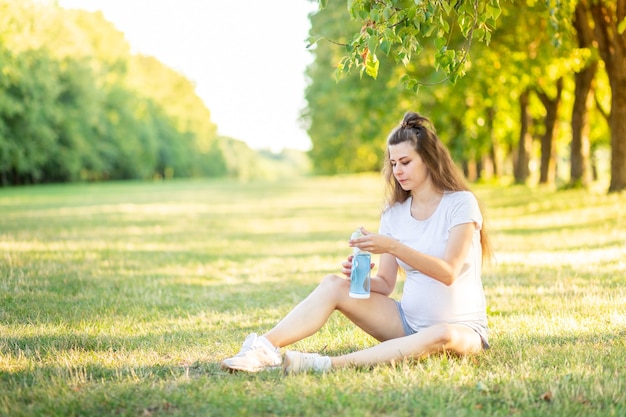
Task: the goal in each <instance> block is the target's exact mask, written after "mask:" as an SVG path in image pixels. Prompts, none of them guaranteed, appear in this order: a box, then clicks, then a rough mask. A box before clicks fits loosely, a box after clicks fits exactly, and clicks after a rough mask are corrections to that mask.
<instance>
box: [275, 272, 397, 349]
mask: <svg viewBox="0 0 626 417" xmlns="http://www.w3.org/2000/svg"><path fill="white" fill-rule="evenodd" d="M349 285H350V284H349V282H348V281H346V280H345V279H343V278H341V277H339V276H337V275H328V276H327V277H325V278H324V280H323V281H322V282H321V283H320V284H319V285H318V286H317V288H315V290H313V292H312V293H311V294H310V295H309V296H308V297H307V298H305V299H304V300H303V301H302V302H300V304H298V305H297V306H296V307H295V308H294V309H293V310H291V312H290V313H289V314H287V316H286V317H285V318H284V319H283V320H281V321H280V322H279V323H278V324H277V325H276V326H275V327H274V328H273V329H272V330H270V331H269V332H267V333H266V334H265V335H264V336H265V337H266V338H267V339H268V340H269V341H270V342H271V343H272V344H273V345H274V346H276V347H283V346H287V345H290V344H292V343H295V342H297V341H299V340H302V339H304V338H305V337H308V336H310V335H312V334H314V333H315V332H317V331H318V330H319V329H321V328H322V326H323V325H324V324H325V323H326V321H327V320H328V318H329V317H330V315H331V314H332V313H333V311H335V310H339V311H341V312H342V313H343V314H344V315H345V316H346V317H348V319H350V320H351V321H352V322H354V323H355V324H356V325H357V326H359V327H360V328H361V329H363V330H364V331H365V332H367V333H368V334H370V335H372V336H373V337H375V338H376V339H378V340H387V339H391V338H394V337H401V336H403V335H404V330H403V328H402V322H401V320H400V314H399V313H398V310H397V307H396V302H395V300H393V299H391V298H389V297H387V296H384V295H382V294H377V293H372V294H371V296H370V298H369V299H366V300H359V299H354V298H350V297H349V295H348V292H349V291H348V289H349Z"/></svg>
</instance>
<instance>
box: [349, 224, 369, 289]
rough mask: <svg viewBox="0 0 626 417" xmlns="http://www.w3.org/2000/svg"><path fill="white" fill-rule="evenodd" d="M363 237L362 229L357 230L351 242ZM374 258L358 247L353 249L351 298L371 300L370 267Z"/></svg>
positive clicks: (351, 237)
mask: <svg viewBox="0 0 626 417" xmlns="http://www.w3.org/2000/svg"><path fill="white" fill-rule="evenodd" d="M361 236H363V234H362V233H361V229H360V228H359V229H357V230H356V231H355V232H354V233H352V236H350V240H352V239H356V238H358V237H361ZM371 264H372V256H371V255H370V253H369V252H366V251H364V250H361V249H359V248H357V247H354V248H353V249H352V271H351V272H350V297H352V298H370V267H371Z"/></svg>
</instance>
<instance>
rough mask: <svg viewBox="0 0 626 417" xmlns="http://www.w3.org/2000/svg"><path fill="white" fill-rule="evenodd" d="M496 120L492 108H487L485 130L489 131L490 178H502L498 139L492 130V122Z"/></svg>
mask: <svg viewBox="0 0 626 417" xmlns="http://www.w3.org/2000/svg"><path fill="white" fill-rule="evenodd" d="M495 118H496V111H495V109H494V108H493V107H489V108H487V128H488V130H489V136H490V140H489V142H490V145H489V159H491V176H493V177H495V178H500V177H501V176H502V168H501V164H500V161H499V160H498V155H499V153H498V150H499V149H498V147H499V146H498V138H496V134H495V131H494V128H493V125H494V120H495Z"/></svg>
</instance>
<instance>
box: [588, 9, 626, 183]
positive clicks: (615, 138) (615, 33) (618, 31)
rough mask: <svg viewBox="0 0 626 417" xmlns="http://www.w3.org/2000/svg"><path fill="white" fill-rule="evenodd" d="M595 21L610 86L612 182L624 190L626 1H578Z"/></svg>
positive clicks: (625, 146) (625, 172)
mask: <svg viewBox="0 0 626 417" xmlns="http://www.w3.org/2000/svg"><path fill="white" fill-rule="evenodd" d="M580 1H581V2H582V3H584V4H586V6H587V8H588V10H589V11H590V13H591V16H592V18H593V22H594V30H593V32H594V35H595V36H594V39H595V41H596V42H597V45H598V50H599V52H600V56H601V57H602V60H603V61H604V65H605V68H606V72H607V75H608V78H609V83H610V85H611V113H610V115H609V126H610V130H611V183H610V185H609V192H612V191H622V190H626V168H625V167H626V0H612V1H605V0H593V1H590V0H580Z"/></svg>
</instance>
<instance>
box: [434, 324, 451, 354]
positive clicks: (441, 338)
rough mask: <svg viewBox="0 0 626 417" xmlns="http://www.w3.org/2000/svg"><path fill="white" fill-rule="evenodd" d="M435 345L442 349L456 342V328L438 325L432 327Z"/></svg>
mask: <svg viewBox="0 0 626 417" xmlns="http://www.w3.org/2000/svg"><path fill="white" fill-rule="evenodd" d="M431 331H432V338H433V343H434V344H436V345H437V346H440V347H442V348H446V347H448V346H450V345H451V344H452V343H453V342H454V336H455V332H454V328H453V327H452V326H450V325H449V324H436V325H434V326H432V327H431Z"/></svg>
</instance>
